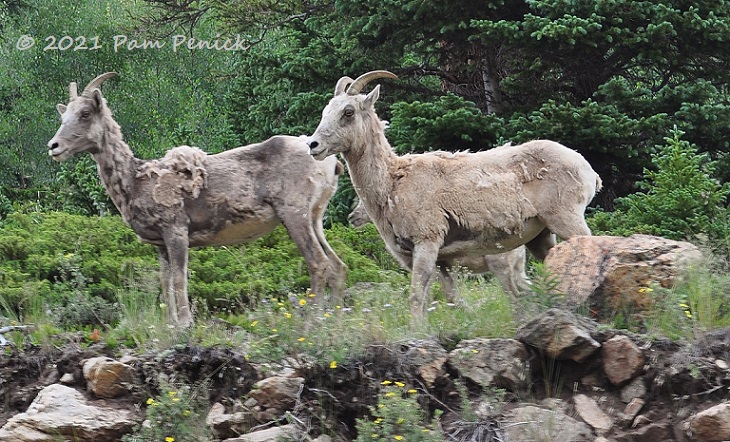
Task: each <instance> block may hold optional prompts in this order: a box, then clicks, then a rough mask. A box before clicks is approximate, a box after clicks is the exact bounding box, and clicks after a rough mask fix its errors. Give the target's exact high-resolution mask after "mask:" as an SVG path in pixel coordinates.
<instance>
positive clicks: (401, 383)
mask: <svg viewBox="0 0 730 442" xmlns="http://www.w3.org/2000/svg"><path fill="white" fill-rule="evenodd" d="M395 385H396V387H400V388H403V387H405V386H406V384H404V383H403V382H396V383H395Z"/></svg>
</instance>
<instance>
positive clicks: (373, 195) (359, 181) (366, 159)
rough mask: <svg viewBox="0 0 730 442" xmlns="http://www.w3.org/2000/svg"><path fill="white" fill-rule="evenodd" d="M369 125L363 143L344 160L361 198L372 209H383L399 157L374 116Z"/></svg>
mask: <svg viewBox="0 0 730 442" xmlns="http://www.w3.org/2000/svg"><path fill="white" fill-rule="evenodd" d="M370 123H371V124H369V125H367V127H368V133H367V134H366V136H365V137H364V138H363V141H362V142H360V143H358V144H355V145H353V146H352V147H351V149H349V150H348V151H347V152H344V153H343V157H344V158H345V161H346V162H347V166H348V170H349V171H350V178H351V179H352V183H353V185H354V186H355V189H356V191H357V193H358V195H361V199H364V200H365V201H366V204H368V205H375V206H377V207H379V208H383V207H385V206H386V205H387V203H388V198H389V196H390V192H391V189H392V181H391V177H390V170H391V169H392V164H393V163H394V162H395V161H396V159H397V156H396V154H395V152H393V148H392V147H391V146H390V143H388V140H387V139H386V138H385V133H384V131H383V129H382V123H381V122H380V120H379V119H378V118H377V116H374V117H373V118H371V122H370Z"/></svg>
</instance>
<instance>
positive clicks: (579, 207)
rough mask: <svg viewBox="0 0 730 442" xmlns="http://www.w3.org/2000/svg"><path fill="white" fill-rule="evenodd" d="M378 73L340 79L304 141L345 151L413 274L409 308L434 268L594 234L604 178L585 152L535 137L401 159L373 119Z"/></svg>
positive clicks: (392, 246) (383, 230) (419, 314)
mask: <svg viewBox="0 0 730 442" xmlns="http://www.w3.org/2000/svg"><path fill="white" fill-rule="evenodd" d="M377 78H397V77H396V76H395V75H394V74H392V73H390V72H387V71H373V72H368V73H366V74H363V75H361V76H360V77H358V78H357V79H356V80H352V79H351V78H349V77H343V78H341V79H340V80H339V81H338V82H337V85H336V86H335V93H334V97H333V98H332V99H331V100H330V102H329V103H328V104H327V106H326V107H325V108H324V110H323V111H322V119H321V121H320V122H319V125H318V126H317V129H316V130H315V132H314V134H312V135H311V136H310V137H309V139H308V140H307V144H309V149H310V153H311V154H312V155H313V156H314V157H315V158H317V159H319V160H324V159H325V158H327V157H328V156H329V155H333V154H335V153H341V154H342V156H343V157H344V159H345V161H346V163H347V166H348V170H349V173H350V177H351V179H352V183H353V186H354V187H355V191H356V192H357V194H358V196H359V197H360V199H361V200H362V202H363V204H364V205H365V207H366V209H367V213H368V214H369V215H370V216H371V218H372V220H373V223H374V224H375V226H376V227H377V229H378V231H379V233H380V235H381V236H382V237H383V239H384V241H385V243H386V245H387V248H388V250H389V251H390V252H391V253H392V254H393V255H394V256H395V257H396V259H397V260H398V261H399V262H400V263H401V265H403V266H404V267H405V268H407V269H408V270H410V271H411V287H410V306H411V314H412V315H413V316H414V318H415V319H416V320H422V319H423V318H424V316H425V306H426V302H427V299H428V288H429V284H430V281H431V279H432V277H433V275H434V271H435V269H436V266H437V263H439V262H448V261H450V260H453V259H456V258H459V257H461V256H468V255H483V254H495V253H502V252H505V251H508V250H512V249H514V248H516V247H518V246H520V245H522V244H525V245H526V246H527V248H528V249H529V250H530V251H531V252H532V254H533V255H534V256H535V257H536V258H537V259H544V257H545V255H546V254H547V252H548V250H549V249H550V248H551V247H552V246H553V245H555V236H554V234H556V235H558V236H559V237H561V238H563V239H566V238H570V237H573V236H577V235H590V234H591V231H590V229H589V228H588V225H587V224H586V222H585V219H584V211H585V208H586V206H587V205H588V203H589V202H590V201H591V200H592V199H593V197H594V195H595V193H596V192H597V191H598V190H599V189H600V187H601V179H600V178H599V176H598V174H596V172H595V171H594V170H593V169H592V168H591V166H590V164H588V162H587V161H586V160H585V158H583V157H582V156H581V155H580V154H579V153H577V152H576V151H574V150H571V149H569V148H567V147H565V146H563V145H561V144H558V143H556V142H553V141H546V140H538V141H531V142H528V143H525V144H521V145H517V146H512V145H506V146H501V147H497V148H494V149H490V150H487V151H483V152H476V153H468V152H461V153H447V152H431V153H425V154H414V155H404V156H398V155H396V154H395V152H394V151H393V149H392V147H391V146H390V144H389V143H388V140H387V139H386V137H385V130H384V129H385V127H384V126H385V125H384V123H383V122H382V121H381V120H380V119H379V118H378V116H377V114H376V113H375V102H376V101H377V99H378V97H379V93H380V86H379V85H378V86H376V87H375V88H374V89H373V90H372V91H371V92H370V93H369V94H367V95H364V94H360V91H361V90H362V89H363V87H364V86H365V85H367V84H368V83H369V82H371V81H372V80H374V79H377Z"/></svg>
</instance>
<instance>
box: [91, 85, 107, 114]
mask: <svg viewBox="0 0 730 442" xmlns="http://www.w3.org/2000/svg"><path fill="white" fill-rule="evenodd" d="M91 100H92V102H93V104H94V109H96V110H101V108H102V107H104V97H102V96H101V91H100V90H99V89H94V90H93V91H91Z"/></svg>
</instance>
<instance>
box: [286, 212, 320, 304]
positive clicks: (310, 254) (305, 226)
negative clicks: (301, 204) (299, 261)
mask: <svg viewBox="0 0 730 442" xmlns="http://www.w3.org/2000/svg"><path fill="white" fill-rule="evenodd" d="M282 222H283V223H284V227H286V230H287V231H288V232H289V237H290V238H291V239H292V241H294V244H296V245H297V249H298V250H299V253H301V254H302V256H303V257H304V261H305V262H306V263H307V270H308V271H309V278H310V287H311V290H312V293H313V294H314V298H315V302H316V303H318V304H320V305H321V306H323V307H325V306H326V303H325V296H324V295H325V287H326V284H327V271H328V267H329V259H327V254H326V253H325V252H324V250H323V249H322V246H321V244H320V242H319V240H318V238H317V234H316V233H315V231H314V227H313V226H312V224H311V223H310V222H309V221H308V219H307V218H304V217H302V216H300V215H293V216H291V217H288V218H284V219H282Z"/></svg>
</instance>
